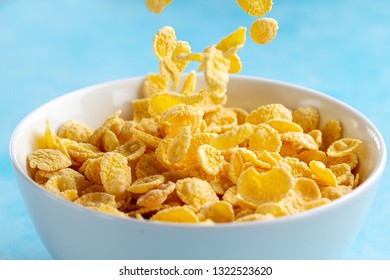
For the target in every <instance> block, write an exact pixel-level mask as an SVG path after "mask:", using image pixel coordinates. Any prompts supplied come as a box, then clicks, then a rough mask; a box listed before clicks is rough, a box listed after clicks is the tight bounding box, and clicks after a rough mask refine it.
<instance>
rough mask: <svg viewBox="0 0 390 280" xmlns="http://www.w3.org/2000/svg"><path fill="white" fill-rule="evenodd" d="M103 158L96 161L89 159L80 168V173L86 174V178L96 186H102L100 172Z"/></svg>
mask: <svg viewBox="0 0 390 280" xmlns="http://www.w3.org/2000/svg"><path fill="white" fill-rule="evenodd" d="M102 160H103V157H100V158H96V159H88V160H87V161H86V162H84V163H83V165H82V166H81V167H80V169H79V171H80V172H81V173H84V174H85V177H87V178H88V180H90V181H91V182H94V183H95V184H98V185H102V179H101V177H100V170H101V164H102Z"/></svg>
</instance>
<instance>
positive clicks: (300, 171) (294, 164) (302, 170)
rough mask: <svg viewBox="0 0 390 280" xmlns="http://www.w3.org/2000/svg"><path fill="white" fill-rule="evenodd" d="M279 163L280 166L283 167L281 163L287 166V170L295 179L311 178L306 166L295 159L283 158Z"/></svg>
mask: <svg viewBox="0 0 390 280" xmlns="http://www.w3.org/2000/svg"><path fill="white" fill-rule="evenodd" d="M279 163H280V164H281V166H283V163H285V164H287V165H289V166H290V168H289V170H290V172H291V174H292V176H293V177H295V178H311V176H312V172H311V170H310V168H309V167H308V166H307V164H306V163H304V162H302V161H299V159H297V158H292V157H285V158H283V159H282V160H281V161H280V162H279Z"/></svg>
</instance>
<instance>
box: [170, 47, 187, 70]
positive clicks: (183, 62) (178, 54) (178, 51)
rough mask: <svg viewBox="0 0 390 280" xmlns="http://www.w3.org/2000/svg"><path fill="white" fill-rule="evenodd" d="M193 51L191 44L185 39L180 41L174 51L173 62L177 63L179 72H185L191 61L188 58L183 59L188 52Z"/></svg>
mask: <svg viewBox="0 0 390 280" xmlns="http://www.w3.org/2000/svg"><path fill="white" fill-rule="evenodd" d="M190 53H191V47H190V45H189V44H188V43H187V42H185V41H178V42H177V45H176V48H175V49H174V50H173V53H172V62H173V63H174V64H175V65H176V68H177V70H178V71H179V72H183V71H184V69H185V68H186V67H187V65H188V63H189V62H190V61H189V60H188V59H181V58H182V57H186V55H187V54H190Z"/></svg>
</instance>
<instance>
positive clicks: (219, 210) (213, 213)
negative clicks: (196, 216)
mask: <svg viewBox="0 0 390 280" xmlns="http://www.w3.org/2000/svg"><path fill="white" fill-rule="evenodd" d="M200 215H201V216H203V217H204V219H210V220H212V221H213V222H216V223H229V222H233V220H234V211H233V207H232V205H231V204H230V203H228V202H225V201H216V202H211V203H208V204H206V205H205V206H203V207H202V208H201V210H200Z"/></svg>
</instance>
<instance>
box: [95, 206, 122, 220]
mask: <svg viewBox="0 0 390 280" xmlns="http://www.w3.org/2000/svg"><path fill="white" fill-rule="evenodd" d="M88 208H89V209H92V210H95V211H98V212H102V213H106V214H110V215H113V216H117V217H122V218H125V217H127V216H126V214H125V213H123V212H121V211H119V210H118V209H117V208H115V207H113V206H111V205H107V204H101V205H99V207H95V206H88Z"/></svg>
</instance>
